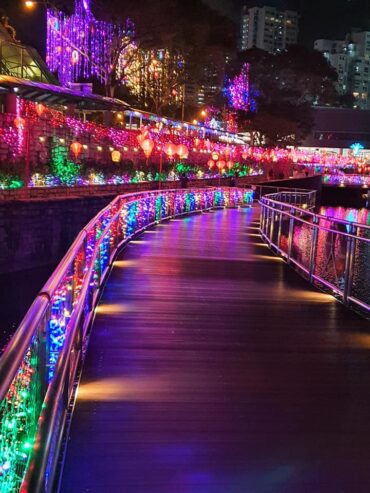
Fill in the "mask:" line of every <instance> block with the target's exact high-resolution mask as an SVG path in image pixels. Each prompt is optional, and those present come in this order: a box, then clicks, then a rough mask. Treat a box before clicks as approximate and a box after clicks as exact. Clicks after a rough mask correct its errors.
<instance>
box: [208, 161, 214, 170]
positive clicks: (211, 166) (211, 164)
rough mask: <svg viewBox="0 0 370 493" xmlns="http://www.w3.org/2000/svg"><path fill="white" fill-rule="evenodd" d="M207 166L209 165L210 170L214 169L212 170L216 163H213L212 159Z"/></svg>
mask: <svg viewBox="0 0 370 493" xmlns="http://www.w3.org/2000/svg"><path fill="white" fill-rule="evenodd" d="M207 165H208V168H209V169H212V168H213V166H214V165H215V162H214V161H213V159H210V160H209V161H208V163H207Z"/></svg>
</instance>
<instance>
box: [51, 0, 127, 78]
mask: <svg viewBox="0 0 370 493" xmlns="http://www.w3.org/2000/svg"><path fill="white" fill-rule="evenodd" d="M133 39H134V26H133V24H132V23H131V22H129V21H127V22H126V25H125V26H119V25H115V24H112V23H110V22H105V21H100V20H97V19H95V17H94V15H93V14H92V12H91V8H90V0H76V1H75V11H74V13H73V14H72V15H71V16H70V17H69V16H67V15H65V14H64V13H63V12H61V11H58V10H55V9H54V8H48V11H47V49H46V62H47V64H48V66H49V68H50V70H52V71H55V72H57V73H58V78H59V81H60V82H61V83H62V84H63V85H70V84H71V83H72V82H75V81H77V80H79V79H80V78H83V79H88V78H90V77H92V76H96V77H97V78H98V79H99V80H100V81H101V82H102V83H104V84H105V83H106V82H107V77H108V75H109V74H110V71H111V65H112V59H113V58H114V47H115V46H117V44H118V45H119V44H121V43H124V46H125V49H124V50H122V53H119V58H120V60H119V63H118V65H117V70H118V72H119V71H120V70H123V69H124V67H125V58H127V57H129V56H130V54H131V53H132V51H134V50H135V44H134V41H133ZM112 52H113V54H112ZM116 75H117V76H118V77H120V76H121V74H120V73H118V74H116Z"/></svg>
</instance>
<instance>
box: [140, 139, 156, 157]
mask: <svg viewBox="0 0 370 493" xmlns="http://www.w3.org/2000/svg"><path fill="white" fill-rule="evenodd" d="M140 145H141V148H142V150H143V151H144V154H145V156H146V157H147V158H149V157H150V155H151V153H152V152H153V148H154V142H153V141H152V140H151V139H145V140H143V141H142V142H141V144H140Z"/></svg>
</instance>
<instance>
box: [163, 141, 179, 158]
mask: <svg viewBox="0 0 370 493" xmlns="http://www.w3.org/2000/svg"><path fill="white" fill-rule="evenodd" d="M163 151H164V153H165V154H167V156H168V157H169V158H172V157H174V156H175V155H176V152H177V146H176V145H175V144H173V143H172V142H168V143H167V144H165V145H164V147H163Z"/></svg>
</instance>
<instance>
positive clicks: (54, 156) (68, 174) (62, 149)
mask: <svg viewBox="0 0 370 493" xmlns="http://www.w3.org/2000/svg"><path fill="white" fill-rule="evenodd" d="M68 154H69V152H68V149H67V147H66V146H62V145H57V146H55V147H54V148H53V149H51V164H50V168H51V172H52V174H54V175H55V176H57V177H58V178H59V180H60V181H61V183H62V184H63V185H68V186H70V185H73V184H74V183H75V182H76V180H77V178H78V177H79V174H80V166H79V165H78V164H76V163H74V162H73V161H70V160H69V159H68Z"/></svg>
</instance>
